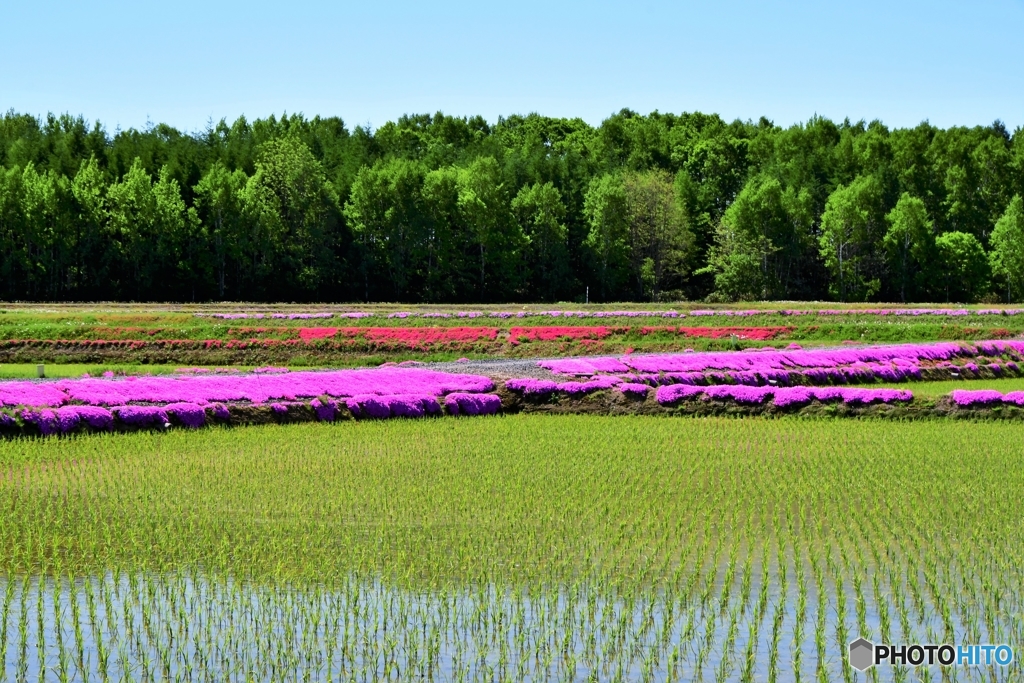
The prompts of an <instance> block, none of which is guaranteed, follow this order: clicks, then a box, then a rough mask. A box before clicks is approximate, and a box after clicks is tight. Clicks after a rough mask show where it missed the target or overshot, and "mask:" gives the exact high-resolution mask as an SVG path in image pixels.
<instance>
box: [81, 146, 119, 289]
mask: <svg viewBox="0 0 1024 683" xmlns="http://www.w3.org/2000/svg"><path fill="white" fill-rule="evenodd" d="M71 194H72V197H73V198H74V209H73V211H74V214H75V216H76V220H75V222H74V225H75V237H74V242H75V245H76V248H75V277H76V284H77V286H76V289H77V292H76V294H77V295H78V296H79V297H82V298H86V299H109V298H112V297H111V290H110V289H109V284H110V279H109V278H110V275H109V274H110V273H111V271H112V268H114V267H115V265H116V264H115V262H114V259H115V258H116V251H115V249H114V246H113V244H112V236H111V234H110V233H109V231H108V229H107V212H106V202H107V199H106V196H107V179H106V175H105V174H104V173H103V171H102V170H101V169H100V167H99V163H98V162H97V160H96V157H95V156H90V157H89V159H88V160H84V161H82V163H81V165H80V166H79V167H78V172H77V173H75V177H74V179H73V180H72V181H71ZM116 294H120V292H116ZM104 295H106V296H104Z"/></svg>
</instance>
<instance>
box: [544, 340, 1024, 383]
mask: <svg viewBox="0 0 1024 683" xmlns="http://www.w3.org/2000/svg"><path fill="white" fill-rule="evenodd" d="M1022 354H1024V342H1022V341H988V342H978V343H976V344H974V345H962V344H957V343H953V342H941V343H937V344H896V345H887V346H868V347H862V348H826V349H812V350H805V349H784V350H777V349H772V348H765V349H761V350H757V351H751V352H739V353H737V352H730V351H726V352H711V353H675V354H655V355H643V356H631V355H626V356H620V357H594V358H560V359H555V360H546V361H539V362H538V365H539V366H540V367H542V368H546V369H548V370H550V371H552V372H555V373H558V374H563V375H577V376H580V375H582V376H592V375H596V374H598V373H659V374H660V373H683V374H680V375H679V379H678V380H677V381H685V377H686V375H685V373H699V374H703V373H707V372H711V371H726V372H731V373H733V375H734V377H733V380H734V381H738V382H740V383H758V382H757V379H756V377H755V376H754V375H749V376H744V375H742V374H740V373H755V374H756V375H761V376H762V377H766V378H768V379H778V380H785V379H786V378H787V375H786V374H785V373H788V372H794V371H796V372H803V373H805V374H808V373H810V374H812V375H813V374H814V373H815V371H818V370H833V369H839V368H851V369H852V370H855V371H856V372H855V374H857V375H862V374H864V373H868V374H869V375H873V376H875V377H877V378H879V379H886V380H891V381H900V380H902V379H905V378H907V377H909V376H915V375H916V374H917V373H919V372H920V364H921V363H923V362H928V363H932V364H936V365H937V364H940V363H943V362H948V361H951V360H953V359H956V358H965V357H976V356H979V355H980V356H990V357H991V356H1005V355H1009V356H1011V357H1013V358H1015V359H1017V360H1020V359H1021V356H1022ZM965 367H966V366H965ZM975 367H976V366H975ZM969 369H970V368H969ZM819 374H821V373H819ZM747 379H749V380H750V381H746V380H747ZM821 379H823V380H827V379H831V377H830V376H828V373H824V374H821Z"/></svg>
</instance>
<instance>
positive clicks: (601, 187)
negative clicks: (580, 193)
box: [583, 173, 631, 301]
mask: <svg viewBox="0 0 1024 683" xmlns="http://www.w3.org/2000/svg"><path fill="white" fill-rule="evenodd" d="M583 211H584V215H585V216H586V218H587V223H588V226H589V231H588V233H587V239H586V242H585V245H586V247H587V249H588V250H589V253H590V258H591V263H592V266H591V267H592V269H593V272H594V273H595V276H596V284H597V286H596V287H594V292H593V293H594V294H595V295H596V296H595V297H594V298H595V299H596V300H598V301H610V300H615V299H617V298H621V297H628V291H627V289H628V286H629V280H630V260H631V254H630V246H631V245H630V240H629V227H628V225H627V224H626V188H625V186H624V184H623V182H622V176H621V175H618V174H611V173H606V174H604V175H602V176H599V177H597V178H594V179H593V180H592V181H591V183H590V187H589V189H588V190H587V194H586V197H585V199H584V203H583Z"/></svg>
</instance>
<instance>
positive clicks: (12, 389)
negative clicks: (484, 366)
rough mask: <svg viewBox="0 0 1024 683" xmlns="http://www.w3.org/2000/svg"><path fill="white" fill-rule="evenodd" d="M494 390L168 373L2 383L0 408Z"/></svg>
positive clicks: (390, 378)
mask: <svg viewBox="0 0 1024 683" xmlns="http://www.w3.org/2000/svg"><path fill="white" fill-rule="evenodd" d="M492 389H494V383H493V382H492V381H491V380H490V379H488V378H486V377H481V376H478V375H464V374H452V373H445V372H435V371H432V370H423V369H419V368H397V367H390V368H376V369H365V370H336V371H331V372H305V371H304V372H290V373H287V374H245V375H242V374H240V375H229V376H217V375H193V376H188V375H186V376H177V377H175V376H164V377H125V378H123V379H115V378H103V379H99V378H81V379H68V380H60V381H56V382H32V381H14V382H0V406H12V407H13V406H29V407H50V408H53V407H58V406H62V405H65V404H70V403H78V404H85V405H92V406H120V405H129V404H138V403H145V404H173V403H194V404H197V405H206V404H208V403H211V402H215V401H217V402H239V401H246V402H250V403H257V404H262V403H266V402H268V401H271V400H286V401H294V400H296V399H301V398H306V399H308V398H313V397H316V396H323V395H327V396H334V397H339V398H341V397H352V396H360V395H376V396H387V395H396V394H417V395H426V396H441V395H444V394H448V393H453V392H462V393H476V392H486V391H491V390H492Z"/></svg>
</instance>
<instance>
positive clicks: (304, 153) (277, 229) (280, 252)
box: [247, 136, 340, 298]
mask: <svg viewBox="0 0 1024 683" xmlns="http://www.w3.org/2000/svg"><path fill="white" fill-rule="evenodd" d="M247 186H251V187H248V188H247V192H248V194H249V196H250V198H251V199H252V206H253V207H254V209H255V215H256V216H258V220H260V221H262V222H263V223H264V225H263V227H264V234H263V238H264V239H265V240H267V241H269V245H270V249H271V250H272V252H273V254H274V258H273V261H274V262H275V263H276V267H277V269H278V270H279V276H280V277H281V280H282V281H283V282H280V284H276V283H275V287H274V288H275V289H276V290H277V292H276V294H277V297H276V298H286V297H288V295H289V294H292V295H295V294H298V295H299V296H302V297H304V298H308V297H316V294H317V292H318V291H319V290H320V288H321V286H322V285H323V284H324V283H325V282H327V281H329V279H330V278H331V277H332V275H333V274H334V267H335V246H336V244H337V241H338V238H339V234H338V233H339V226H338V218H339V212H340V207H339V204H338V196H337V194H336V193H335V191H334V187H333V185H331V183H330V181H328V180H327V176H326V174H325V172H324V169H323V165H322V164H321V163H320V162H319V161H318V160H317V159H316V158H315V157H314V156H313V154H312V153H311V152H310V150H309V148H308V147H307V146H306V144H305V143H303V142H302V141H301V140H299V139H298V138H297V137H294V136H286V137H282V138H277V139H273V140H269V141H268V142H265V143H263V144H262V145H261V146H260V148H259V152H258V154H257V161H256V170H255V173H253V175H252V176H251V177H250V178H249V179H248V181H247ZM280 285H283V287H281V286H280Z"/></svg>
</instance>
